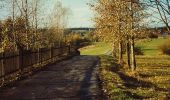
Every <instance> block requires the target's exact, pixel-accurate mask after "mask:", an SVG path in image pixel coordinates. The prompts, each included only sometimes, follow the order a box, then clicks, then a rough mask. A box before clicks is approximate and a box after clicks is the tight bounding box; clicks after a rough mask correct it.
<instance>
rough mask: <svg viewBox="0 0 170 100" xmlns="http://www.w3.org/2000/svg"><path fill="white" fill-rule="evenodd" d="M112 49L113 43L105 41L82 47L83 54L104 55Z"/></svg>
mask: <svg viewBox="0 0 170 100" xmlns="http://www.w3.org/2000/svg"><path fill="white" fill-rule="evenodd" d="M110 50H111V45H110V44H109V43H104V42H96V43H93V44H92V45H90V46H86V47H84V48H81V49H80V52H81V55H102V54H105V53H107V52H109V51H110Z"/></svg>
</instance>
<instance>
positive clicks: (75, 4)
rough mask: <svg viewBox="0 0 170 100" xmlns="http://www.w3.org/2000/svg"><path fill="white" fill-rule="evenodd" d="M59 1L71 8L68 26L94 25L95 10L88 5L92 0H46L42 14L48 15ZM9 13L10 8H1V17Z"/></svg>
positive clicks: (3, 17)
mask: <svg viewBox="0 0 170 100" xmlns="http://www.w3.org/2000/svg"><path fill="white" fill-rule="evenodd" d="M57 1H60V2H61V3H62V5H63V6H64V7H66V8H68V9H69V17H68V18H69V20H68V25H67V27H69V28H70V27H71V28H72V27H74V28H75V27H76V28H79V27H93V25H94V24H93V22H92V18H93V11H92V10H91V9H90V7H89V6H88V5H87V3H90V1H91V0H44V1H43V2H44V4H45V5H46V6H47V8H46V9H45V10H44V12H45V13H44V15H42V16H46V15H48V13H50V11H51V10H52V9H53V6H54V5H55V4H56V2H57ZM0 5H2V4H0ZM8 5H9V4H8ZM7 8H10V7H7ZM9 15H10V12H9V9H8V10H7V9H1V11H0V19H5V18H6V17H7V16H9Z"/></svg>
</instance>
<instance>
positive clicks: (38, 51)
mask: <svg viewBox="0 0 170 100" xmlns="http://www.w3.org/2000/svg"><path fill="white" fill-rule="evenodd" d="M37 53H38V61H37V62H38V66H39V65H40V48H38V50H37Z"/></svg>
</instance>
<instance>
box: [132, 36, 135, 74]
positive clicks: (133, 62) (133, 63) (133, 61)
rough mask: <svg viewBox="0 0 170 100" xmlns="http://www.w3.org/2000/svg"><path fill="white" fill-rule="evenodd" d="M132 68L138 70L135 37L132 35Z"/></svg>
mask: <svg viewBox="0 0 170 100" xmlns="http://www.w3.org/2000/svg"><path fill="white" fill-rule="evenodd" d="M131 60H132V64H131V70H132V71H134V70H136V58H135V52H134V37H133V36H132V38H131Z"/></svg>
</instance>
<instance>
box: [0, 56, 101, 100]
mask: <svg viewBox="0 0 170 100" xmlns="http://www.w3.org/2000/svg"><path fill="white" fill-rule="evenodd" d="M98 62H99V58H98V57H94V56H77V57H74V58H72V59H70V60H66V61H63V62H60V63H58V64H54V65H52V66H48V67H47V68H46V69H45V70H43V71H40V72H38V73H36V74H35V75H33V76H31V77H29V78H28V79H25V80H22V81H19V82H16V84H15V85H14V86H11V87H7V88H4V89H1V90H0V100H103V99H102V97H101V90H100V88H99V82H98V77H97V73H98Z"/></svg>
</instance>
